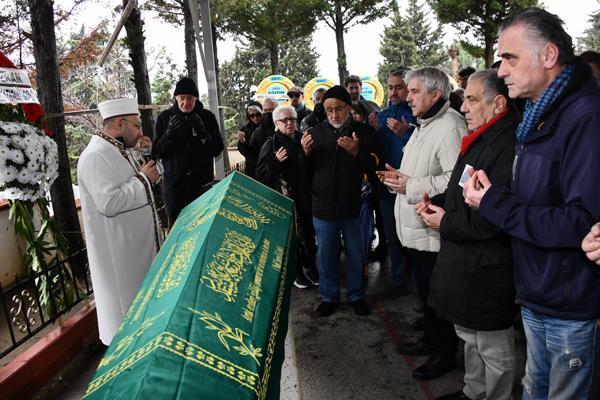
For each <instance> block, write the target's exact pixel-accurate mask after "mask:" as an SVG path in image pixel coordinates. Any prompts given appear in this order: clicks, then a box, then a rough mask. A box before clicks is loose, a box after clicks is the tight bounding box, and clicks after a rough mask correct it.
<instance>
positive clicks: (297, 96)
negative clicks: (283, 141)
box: [287, 86, 312, 126]
mask: <svg viewBox="0 0 600 400" xmlns="http://www.w3.org/2000/svg"><path fill="white" fill-rule="evenodd" d="M287 95H288V97H289V98H290V103H289V104H290V105H291V106H292V107H294V109H295V110H296V114H297V115H298V126H300V124H301V123H302V120H303V119H304V118H305V117H306V116H307V115H308V114H310V113H311V112H312V110H311V109H310V108H308V107H306V104H304V90H302V88H301V87H300V86H294V87H293V88H291V89H290V90H288V92H287Z"/></svg>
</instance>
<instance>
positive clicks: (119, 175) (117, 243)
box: [77, 135, 161, 346]
mask: <svg viewBox="0 0 600 400" xmlns="http://www.w3.org/2000/svg"><path fill="white" fill-rule="evenodd" d="M109 140H110V141H112V142H113V143H110V142H109ZM115 143H116V142H115V141H114V139H112V138H108V140H107V139H105V138H103V137H100V136H97V135H94V136H93V137H92V139H91V140H90V143H89V144H88V146H87V147H86V148H85V150H84V151H83V152H82V153H81V157H80V158H79V162H78V164H77V174H78V180H79V189H80V194H81V213H82V217H83V226H84V230H85V239H86V245H87V252H88V259H89V264H90V273H91V276H92V286H93V288H94V297H95V300H96V311H97V314H98V329H99V331H100V340H101V341H102V343H104V344H105V345H107V346H108V345H109V344H110V342H111V341H112V338H113V336H114V334H115V332H116V330H117V329H118V327H119V324H120V322H121V319H122V317H123V315H124V314H125V313H126V312H127V309H128V308H129V306H130V305H131V302H132V301H133V298H134V297H135V295H136V293H137V291H138V289H139V287H140V285H141V283H142V281H143V279H144V277H145V275H146V272H147V271H148V268H149V267H150V264H151V263H152V261H153V260H154V257H155V256H156V252H157V251H158V246H160V241H161V237H160V229H158V227H159V225H158V216H157V214H156V208H155V206H154V199H153V196H152V192H151V185H150V182H149V181H148V180H147V178H146V176H144V175H143V174H141V173H139V164H138V163H137V162H135V160H134V159H133V157H132V156H131V153H130V152H129V151H127V150H124V149H123V148H122V147H121V146H118V145H116V144H115Z"/></svg>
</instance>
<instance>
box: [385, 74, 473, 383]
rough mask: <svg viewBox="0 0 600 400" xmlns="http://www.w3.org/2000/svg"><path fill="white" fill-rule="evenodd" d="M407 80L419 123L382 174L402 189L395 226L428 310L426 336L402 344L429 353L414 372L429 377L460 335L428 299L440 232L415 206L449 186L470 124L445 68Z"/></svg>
mask: <svg viewBox="0 0 600 400" xmlns="http://www.w3.org/2000/svg"><path fill="white" fill-rule="evenodd" d="M404 81H405V82H406V84H407V87H408V96H407V98H406V99H407V101H408V103H409V105H410V107H411V109H412V112H413V116H414V117H416V118H417V124H418V126H417V128H416V129H415V130H414V132H413V133H412V135H411V137H410V139H409V141H408V143H406V145H405V146H404V155H403V156H402V163H401V164H400V169H398V170H394V169H393V168H392V167H391V166H389V165H386V167H387V169H388V171H386V172H383V171H380V172H378V175H379V176H380V179H382V180H383V182H384V183H385V184H386V185H387V186H388V187H389V188H390V189H391V190H393V191H395V192H396V193H398V194H397V196H396V203H395V210H394V214H395V218H396V230H397V232H398V237H399V239H400V242H401V243H402V245H403V246H404V247H406V248H407V249H408V253H407V256H406V259H407V262H408V264H409V265H410V266H412V268H413V269H414V272H415V278H416V281H417V289H418V292H419V297H420V298H421V300H422V301H423V303H424V309H425V316H424V319H423V320H422V324H423V328H424V331H425V335H424V336H423V337H422V338H421V339H420V340H418V341H417V342H416V343H404V344H402V346H401V347H400V352H401V353H402V354H408V355H412V356H424V355H429V356H430V357H429V359H428V360H427V362H426V363H425V364H423V365H421V366H420V367H418V368H416V369H415V370H414V371H413V377H414V378H415V379H419V380H429V379H436V378H438V377H440V376H442V375H443V374H444V373H446V372H448V371H450V370H452V369H454V368H455V367H456V359H455V355H456V346H457V343H458V338H457V337H456V333H455V331H454V326H453V325H452V324H451V323H450V322H448V321H445V320H442V319H440V318H437V316H436V315H435V311H434V310H433V308H431V307H430V306H429V305H428V304H427V298H428V296H429V282H430V280H431V274H432V272H433V267H434V266H435V262H436V258H437V254H438V252H439V251H440V235H439V233H438V232H437V231H435V230H433V229H431V228H429V227H428V226H427V225H426V224H425V223H424V222H423V220H422V219H421V218H420V217H419V216H418V215H417V214H416V212H415V205H416V204H417V203H419V202H420V201H422V200H423V197H424V194H425V193H427V195H425V197H427V196H428V195H430V196H434V195H436V194H438V193H443V192H444V191H445V190H446V187H447V186H448V180H449V179H450V175H451V174H452V169H453V168H454V164H455V163H456V159H457V157H458V154H459V151H460V144H461V141H462V137H463V136H465V135H466V133H467V125H466V123H465V120H464V118H463V117H462V115H460V114H459V113H458V112H456V111H455V110H453V109H452V108H451V107H450V102H449V100H448V98H449V95H450V91H451V90H452V87H451V86H450V81H449V80H448V77H447V76H446V74H445V73H444V72H442V71H440V70H439V69H436V68H431V67H428V68H422V69H418V70H414V71H410V72H408V73H407V74H406V75H405V77H404Z"/></svg>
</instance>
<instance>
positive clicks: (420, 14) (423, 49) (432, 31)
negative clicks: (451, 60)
mask: <svg viewBox="0 0 600 400" xmlns="http://www.w3.org/2000/svg"><path fill="white" fill-rule="evenodd" d="M423 8H424V4H421V3H419V1H418V0H409V3H408V10H407V11H406V17H403V16H402V15H401V14H400V13H396V14H395V15H394V17H393V18H392V25H390V26H388V27H386V28H385V29H384V31H383V37H382V39H381V46H380V48H379V53H380V54H381V55H382V56H383V63H381V64H380V65H379V73H378V75H379V79H380V80H381V81H382V82H386V81H387V75H388V72H389V71H390V70H392V69H394V68H398V67H407V68H420V67H426V66H433V67H439V66H441V65H442V64H443V63H444V61H446V59H447V56H446V54H445V52H444V46H443V43H442V29H441V27H440V26H438V27H437V28H434V27H432V26H431V24H430V23H429V22H427V18H426V17H427V14H426V12H425V11H424V10H423Z"/></svg>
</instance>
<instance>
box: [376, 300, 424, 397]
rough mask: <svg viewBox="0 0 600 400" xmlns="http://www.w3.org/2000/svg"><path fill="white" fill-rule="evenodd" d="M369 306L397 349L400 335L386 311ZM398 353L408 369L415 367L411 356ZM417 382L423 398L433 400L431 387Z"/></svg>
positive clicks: (400, 341)
mask: <svg viewBox="0 0 600 400" xmlns="http://www.w3.org/2000/svg"><path fill="white" fill-rule="evenodd" d="M371 307H372V308H373V311H375V314H377V317H378V318H379V320H380V321H381V322H383V327H384V328H385V333H386V334H387V335H388V336H389V337H390V339H392V342H393V343H394V345H395V346H396V348H397V349H399V348H400V344H401V343H402V340H401V339H400V335H398V332H396V329H394V326H393V325H392V323H391V321H390V318H389V317H388V315H387V313H386V312H385V310H384V309H383V308H381V307H379V306H378V305H377V304H374V303H371ZM400 355H401V356H402V360H404V363H405V364H406V365H408V366H409V367H410V369H415V368H416V364H415V361H414V360H413V359H412V357H409V356H407V355H405V354H400ZM417 383H418V384H419V388H420V389H421V392H422V393H423V396H424V397H425V399H426V400H433V393H432V392H431V389H430V388H429V385H428V384H427V382H424V381H417Z"/></svg>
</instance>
